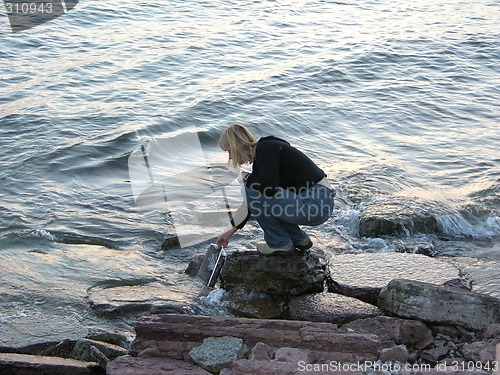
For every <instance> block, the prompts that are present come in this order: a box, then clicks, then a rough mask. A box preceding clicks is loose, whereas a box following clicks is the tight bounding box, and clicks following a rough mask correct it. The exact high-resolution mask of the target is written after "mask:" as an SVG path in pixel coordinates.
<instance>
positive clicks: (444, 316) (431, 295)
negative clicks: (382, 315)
mask: <svg viewBox="0 0 500 375" xmlns="http://www.w3.org/2000/svg"><path fill="white" fill-rule="evenodd" d="M379 307H380V308H381V309H383V310H386V311H388V312H390V313H393V314H396V315H398V316H400V317H405V318H410V319H418V320H422V321H427V322H434V323H439V324H458V325H463V326H465V327H467V328H470V329H473V330H483V329H485V328H486V327H487V326H488V325H490V324H495V323H498V322H500V300H498V299H496V298H494V297H490V296H487V295H483V294H478V293H474V292H470V291H466V290H462V289H456V288H450V287H445V286H436V285H433V284H429V283H422V282H416V281H410V280H393V281H391V282H390V283H389V285H388V286H387V287H386V288H384V289H383V290H382V291H381V292H380V297H379Z"/></svg>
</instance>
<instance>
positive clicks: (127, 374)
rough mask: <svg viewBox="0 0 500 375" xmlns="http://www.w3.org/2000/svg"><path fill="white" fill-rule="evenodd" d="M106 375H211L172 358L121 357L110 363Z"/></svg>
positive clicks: (199, 368)
mask: <svg viewBox="0 0 500 375" xmlns="http://www.w3.org/2000/svg"><path fill="white" fill-rule="evenodd" d="M106 375H211V374H210V372H208V371H205V370H204V369H202V368H201V367H198V366H196V365H193V364H191V363H188V362H184V361H179V360H176V359H170V358H137V357H129V356H125V357H120V358H118V359H115V360H114V361H111V362H110V363H108V366H107V367H106Z"/></svg>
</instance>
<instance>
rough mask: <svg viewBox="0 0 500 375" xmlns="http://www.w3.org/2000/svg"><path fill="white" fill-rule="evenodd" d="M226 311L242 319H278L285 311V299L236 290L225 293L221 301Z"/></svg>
mask: <svg viewBox="0 0 500 375" xmlns="http://www.w3.org/2000/svg"><path fill="white" fill-rule="evenodd" d="M221 300H222V301H223V303H224V306H225V307H226V309H227V311H229V312H230V313H231V314H233V315H235V316H238V317H243V318H256V319H273V318H280V317H282V315H283V314H284V312H285V309H286V299H285V298H280V297H271V296H269V295H267V294H264V293H256V292H247V291H245V290H243V289H240V288H237V289H232V290H231V291H229V292H227V293H226V294H225V295H224V296H223V297H222V299H221Z"/></svg>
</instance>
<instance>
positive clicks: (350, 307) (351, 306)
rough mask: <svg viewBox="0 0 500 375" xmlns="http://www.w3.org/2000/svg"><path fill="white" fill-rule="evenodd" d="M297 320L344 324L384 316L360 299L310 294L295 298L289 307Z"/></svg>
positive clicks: (329, 294) (337, 295) (338, 295)
mask: <svg viewBox="0 0 500 375" xmlns="http://www.w3.org/2000/svg"><path fill="white" fill-rule="evenodd" d="M288 307H289V311H290V317H291V318H292V319H295V320H307V321H311V322H328V323H335V324H344V323H348V322H352V321H354V320H358V319H364V318H370V317H374V316H377V315H382V311H381V310H380V309H379V308H378V307H375V306H373V305H370V304H368V303H366V302H362V301H360V300H359V299H356V298H352V297H346V296H342V295H340V294H335V293H318V294H308V295H305V296H299V297H294V298H292V300H291V301H290V303H289V305H288Z"/></svg>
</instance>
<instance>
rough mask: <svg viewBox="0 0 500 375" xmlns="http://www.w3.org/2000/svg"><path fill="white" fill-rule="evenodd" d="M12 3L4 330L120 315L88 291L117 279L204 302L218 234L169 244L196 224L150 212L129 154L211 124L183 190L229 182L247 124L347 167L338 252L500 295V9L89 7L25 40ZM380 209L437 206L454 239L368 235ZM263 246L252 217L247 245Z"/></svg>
mask: <svg viewBox="0 0 500 375" xmlns="http://www.w3.org/2000/svg"><path fill="white" fill-rule="evenodd" d="M0 12H2V15H3V17H2V18H0V57H1V59H2V60H1V61H2V64H1V66H0V93H1V95H0V160H1V169H0V199H1V204H0V297H1V298H0V329H1V328H2V326H3V327H5V326H7V325H9V324H12V323H13V322H22V321H23V319H29V318H30V316H31V317H33V316H53V315H58V314H59V315H61V316H66V317H68V316H70V317H73V318H74V319H76V320H78V321H80V322H82V323H83V324H84V325H92V324H104V323H103V322H104V321H105V322H108V320H104V321H103V320H101V319H100V318H99V317H97V316H95V314H93V312H92V310H91V309H90V308H89V304H88V302H87V300H86V297H87V294H88V291H89V290H93V289H94V288H97V287H102V286H103V285H108V286H111V285H134V284H136V285H145V284H147V283H154V284H155V285H158V284H160V285H163V286H164V288H165V290H166V291H167V293H170V295H171V298H172V299H174V300H175V299H179V300H182V301H185V300H187V301H195V302H196V303H197V302H198V298H199V295H200V284H199V283H197V282H196V281H194V280H193V279H190V278H189V277H188V276H186V275H184V274H183V270H184V269H185V268H186V267H187V264H188V262H189V261H190V259H191V258H192V256H193V255H194V254H198V253H202V252H204V251H205V250H206V248H207V246H208V244H209V243H210V240H207V241H206V242H202V243H199V244H194V245H192V246H185V247H182V248H173V249H170V250H161V244H162V242H163V239H164V238H165V237H166V236H169V235H175V234H189V232H190V229H189V225H188V224H189V223H187V222H186V223H182V224H183V225H181V226H179V225H178V228H177V229H178V232H179V231H180V232H182V233H176V228H175V223H174V222H173V221H172V212H171V210H169V208H168V207H166V206H165V202H164V201H161V200H158V201H152V202H150V204H147V205H138V204H137V202H136V199H135V198H136V197H135V196H134V193H133V190H132V185H133V183H134V181H133V179H132V178H131V175H130V173H129V160H130V156H131V155H132V154H133V153H134V152H137V150H140V148H141V145H145V144H148V142H151V141H152V140H153V141H154V140H158V139H169V137H172V136H173V135H179V134H181V135H182V134H185V133H187V132H192V131H193V130H192V129H193V128H194V129H195V131H196V134H197V137H198V138H199V144H200V147H201V149H202V151H203V155H204V158H205V160H204V161H205V165H204V166H202V167H200V165H198V163H197V162H196V160H195V158H193V159H189V157H187V158H186V160H184V163H186V165H188V166H190V167H192V169H191V170H192V171H193V173H191V174H189V175H186V176H185V177H182V178H180V180H179V182H178V184H179V187H180V189H181V190H182V186H183V183H189V184H190V186H192V185H193V182H196V183H198V182H199V183H200V184H201V185H203V184H204V183H206V184H207V186H208V185H211V184H213V183H216V184H217V183H220V181H219V180H218V179H217V176H219V177H220V178H221V179H224V178H226V177H223V176H224V170H225V168H226V166H227V154H225V153H224V152H223V151H221V150H220V149H219V147H218V138H219V136H220V134H221V133H222V131H223V129H224V128H225V127H226V126H227V124H229V123H231V122H235V121H237V122H241V123H243V124H245V125H247V126H248V127H249V128H250V129H251V130H252V131H253V132H254V133H255V134H256V136H258V137H260V136H265V135H275V136H278V137H282V138H284V139H287V140H288V141H289V142H290V143H292V145H294V146H296V147H298V148H299V149H301V150H302V151H304V152H305V153H306V154H307V155H309V156H310V157H311V158H312V159H313V160H315V161H316V162H317V164H318V165H319V166H320V167H321V168H322V169H323V170H324V171H325V172H326V173H327V174H328V178H329V179H330V181H331V182H332V184H333V185H334V187H335V190H336V192H337V196H336V208H335V211H334V214H333V215H332V219H331V220H329V221H328V222H327V223H325V224H324V225H322V226H320V227H317V228H313V229H311V230H310V231H309V233H310V235H311V237H312V238H313V239H314V241H315V243H316V245H317V246H318V247H320V248H322V249H327V251H329V252H330V253H363V252H380V251H398V250H400V249H401V248H404V249H406V250H408V249H410V250H411V249H417V248H419V247H422V246H430V247H432V248H433V249H434V250H435V251H436V252H437V255H438V256H451V257H455V258H456V259H459V260H460V261H462V262H463V263H465V264H466V265H467V266H468V267H470V268H472V269H473V272H475V274H474V277H476V278H477V279H478V280H480V281H481V284H482V285H483V286H484V285H485V286H487V288H486V289H487V290H490V291H491V290H494V289H497V290H498V289H499V287H500V283H499V281H498V280H499V279H500V270H499V264H500V251H499V247H498V237H499V234H500V219H499V200H498V193H499V184H498V179H499V153H498V148H499V145H500V142H499V132H498V123H499V99H498V98H499V87H500V78H499V70H500V69H499V57H500V48H499V47H500V46H499V44H500V38H499V34H500V30H499V26H498V20H499V19H500V6H499V4H498V2H495V1H491V0H475V1H456V0H437V1H436V0H432V1H431V0H415V1H411V2H408V1H403V0H396V1H362V2H359V1H357V2H354V1H321V0H310V1H306V0H297V1H285V0H275V1H250V2H248V1H233V2H225V1H210V2H206V1H177V0H174V1H168V2H160V1H150V2H136V1H108V2H102V1H101V2H85V1H82V2H79V3H78V4H77V5H76V7H75V8H74V9H72V10H71V11H70V12H68V13H67V14H65V15H63V16H61V17H58V18H57V19H54V20H53V21H50V22H47V23H44V24H42V25H39V26H36V27H33V28H31V29H28V30H25V31H22V32H12V31H11V28H10V26H9V23H8V18H7V16H6V14H5V9H4V8H2V7H0ZM214 170H215V171H216V173H215V174H214V173H212V172H213V171H214ZM165 173H166V176H167V177H168V171H167V172H165ZM214 176H215V179H214ZM377 201H380V202H393V201H397V202H405V204H413V205H416V206H425V207H427V208H428V207H430V208H431V209H432V210H433V211H434V212H436V213H437V218H438V222H439V225H440V227H441V229H442V230H443V233H444V234H443V237H445V238H437V237H436V236H433V235H418V234H416V235H414V234H410V235H409V236H407V237H405V238H397V239H390V238H389V239H388V238H374V239H364V238H359V236H358V223H359V219H360V215H361V213H362V212H363V209H364V208H365V207H366V206H367V205H369V204H373V203H374V202H375V203H376V202H377ZM204 202H205V203H204ZM196 204H197V206H196V205H195V206H193V207H194V209H193V210H194V211H197V210H199V211H203V210H208V211H210V210H211V209H212V208H211V207H210V201H209V200H206V201H203V199H202V200H200V201H199V202H197V203H196ZM181 206H182V207H179V208H178V209H179V210H180V211H179V212H182V209H185V210H187V208H186V207H191V206H187V205H184V206H183V205H181ZM190 210H191V209H190ZM193 210H191V211H193ZM222 229H223V227H220V228H214V229H213V235H212V241H213V238H215V237H216V236H217V235H218V234H219V232H218V230H220V231H222ZM211 230H212V229H211ZM261 236H262V233H261V231H260V229H259V228H258V226H256V225H255V223H253V222H250V223H249V224H248V225H247V227H246V228H245V230H244V231H241V232H239V233H238V234H237V235H235V237H234V238H233V239H232V241H231V245H230V248H231V247H232V249H236V250H240V249H253V248H254V246H255V244H256V243H257V242H258V241H259V240H260V239H261ZM228 250H229V249H228ZM211 304H213V301H212V302H211ZM209 305H210V304H209ZM209 307H210V306H209ZM111 324H112V325H115V326H116V327H119V328H120V329H124V330H126V329H129V328H130V324H131V322H129V321H112V322H111ZM35 334H36V332H35Z"/></svg>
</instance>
